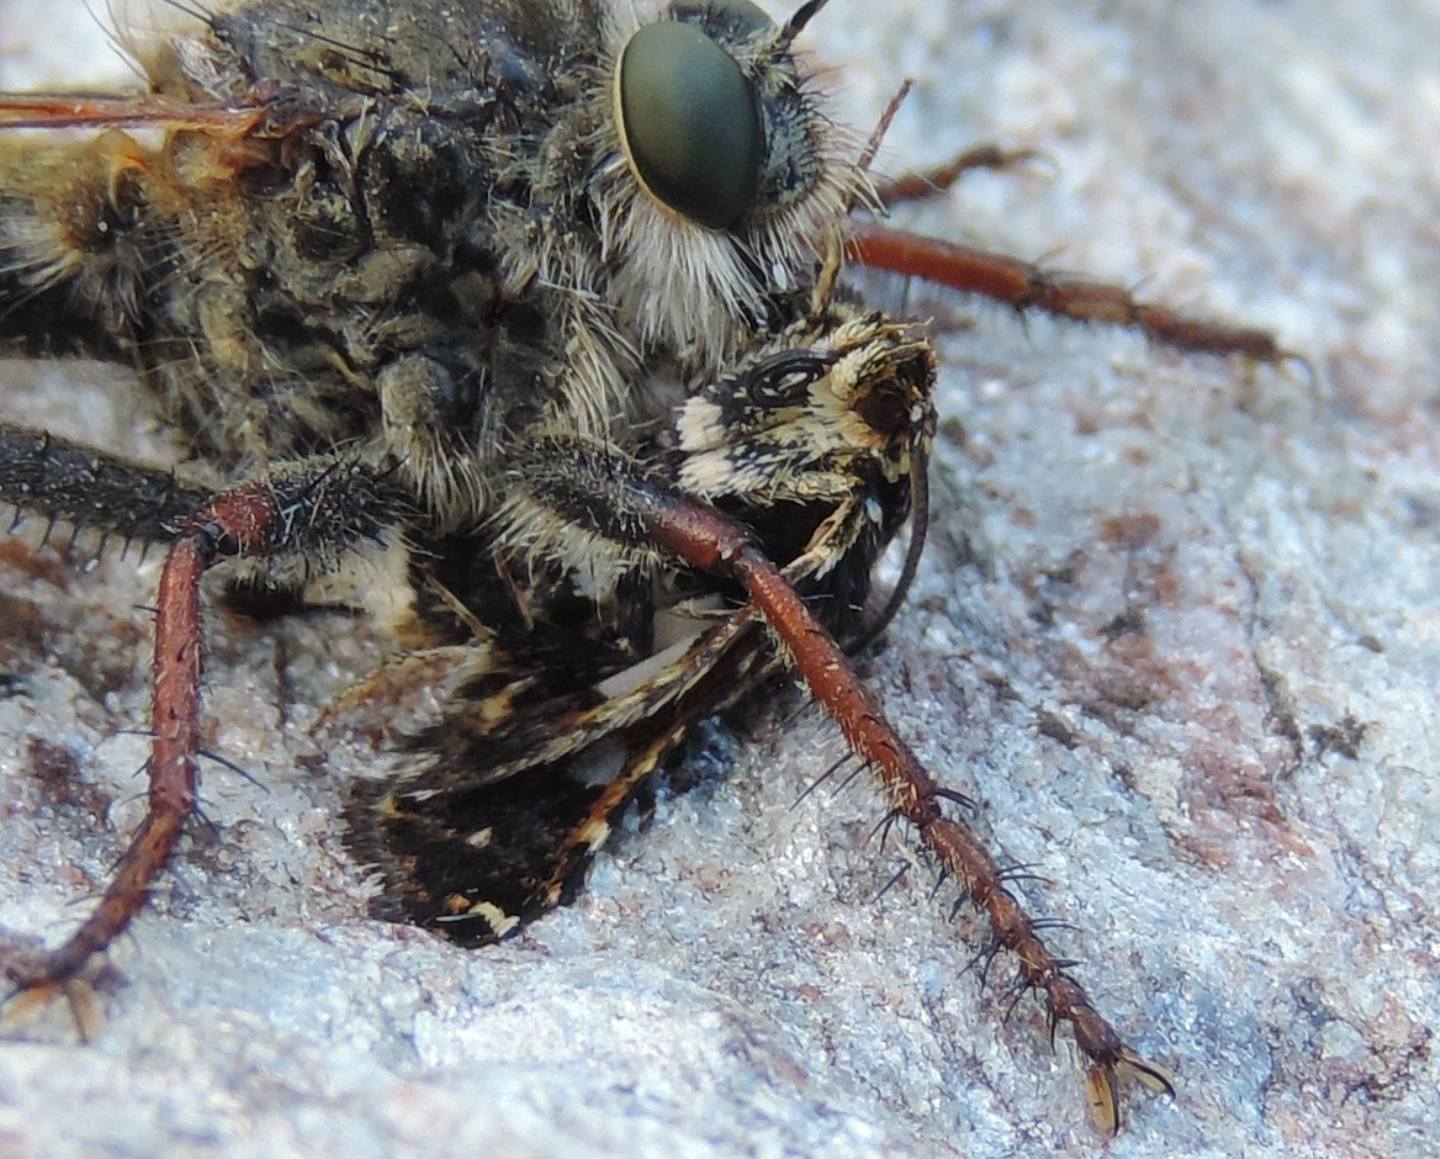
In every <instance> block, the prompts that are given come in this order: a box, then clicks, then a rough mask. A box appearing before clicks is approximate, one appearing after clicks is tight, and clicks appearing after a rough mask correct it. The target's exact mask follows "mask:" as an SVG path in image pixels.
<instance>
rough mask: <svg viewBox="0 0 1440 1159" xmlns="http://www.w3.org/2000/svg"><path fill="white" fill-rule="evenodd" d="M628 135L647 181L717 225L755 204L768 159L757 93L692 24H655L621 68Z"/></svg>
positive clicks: (662, 196) (702, 221)
mask: <svg viewBox="0 0 1440 1159" xmlns="http://www.w3.org/2000/svg"><path fill="white" fill-rule="evenodd" d="M615 88H616V111H617V114H618V117H619V125H620V139H621V141H622V143H623V144H624V146H625V152H626V154H627V155H628V156H629V158H630V167H631V168H632V169H633V170H634V171H635V176H636V177H637V178H639V180H640V184H641V185H642V186H644V187H645V190H646V191H647V192H648V193H649V194H650V195H651V196H652V197H654V198H655V199H656V200H657V201H659V202H660V203H661V204H663V205H666V206H669V207H670V208H671V209H673V210H674V211H675V212H676V213H678V214H681V215H682V216H684V217H688V218H689V219H690V220H691V221H694V222H696V223H697V224H699V225H703V226H706V227H708V228H710V229H728V228H730V227H731V226H733V225H734V224H735V223H736V222H737V221H739V220H740V218H741V217H742V216H743V215H744V213H745V211H746V210H747V209H749V208H750V203H751V202H752V201H753V200H754V197H755V190H756V187H757V186H758V185H759V184H760V170H761V168H762V166H763V165H764V161H765V158H764V144H765V143H764V135H763V133H762V131H761V128H760V106H759V103H758V101H757V100H756V96H755V90H754V89H753V88H751V86H750V82H749V81H747V80H746V79H745V75H744V74H743V73H742V72H741V71H740V66H739V65H737V64H736V63H735V61H734V59H733V58H732V57H731V56H730V54H729V53H728V52H726V51H725V50H724V49H723V48H721V47H720V46H719V45H718V44H716V43H715V41H713V40H711V39H710V38H709V37H708V36H706V35H705V33H703V32H702V31H700V29H698V28H696V27H695V26H694V25H692V24H686V23H682V22H680V21H675V20H666V21H661V22H660V23H658V24H647V25H646V26H645V27H644V28H641V29H640V30H639V31H638V32H636V33H635V35H634V36H632V37H631V38H630V42H629V43H628V44H626V46H625V48H624V51H622V52H621V54H620V65H619V68H618V69H617V70H616V82H615Z"/></svg>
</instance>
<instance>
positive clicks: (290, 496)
mask: <svg viewBox="0 0 1440 1159" xmlns="http://www.w3.org/2000/svg"><path fill="white" fill-rule="evenodd" d="M64 493H65V492H64V490H63V488H62V489H60V490H58V491H55V492H51V493H50V497H51V498H54V499H57V501H58V499H59V497H61V496H63V495H64ZM396 507H397V504H396V502H395V501H394V499H393V497H392V496H390V495H389V494H388V492H387V489H386V485H385V482H384V479H383V478H381V477H377V475H376V474H375V472H373V471H372V470H370V469H369V468H367V467H365V466H363V465H361V464H359V463H357V462H353V461H349V460H342V459H333V458H332V459H317V460H315V461H307V462H305V463H300V464H292V465H289V466H283V467H278V468H276V469H274V470H272V471H271V472H270V473H268V474H267V475H266V476H264V477H263V478H261V479H259V480H256V481H253V482H250V483H246V484H244V485H242V486H240V487H237V488H235V489H234V490H231V491H227V492H224V493H223V494H220V495H218V496H214V497H213V498H210V499H209V500H208V501H207V502H205V503H204V504H203V505H201V506H200V507H199V509H198V510H193V509H192V512H191V513H190V514H189V515H188V516H187V517H186V518H185V519H184V520H183V522H181V523H180V524H179V525H178V526H176V527H175V528H174V530H173V534H171V535H170V538H171V539H172V540H173V542H172V543H171V546H170V550H169V554H168V555H167V557H166V560H165V565H164V568H163V569H162V571H161V574H160V585H159V593H158V596H157V598H156V615H155V666H154V677H153V695H152V721H151V731H152V734H153V741H152V748H151V753H150V759H149V761H148V762H147V763H146V772H147V774H148V776H149V791H148V807H147V810H146V814H145V818H144V820H143V821H141V823H140V827H139V828H138V829H137V830H136V832H135V834H134V835H133V836H132V837H131V839H130V843H129V845H128V846H127V848H126V850H125V853H124V854H123V855H122V856H121V859H120V862H119V865H118V867H117V869H116V871H115V873H114V876H113V877H112V878H111V881H110V883H109V885H108V886H106V888H105V891H104V893H103V894H102V895H101V898H100V902H99V904H98V905H97V906H96V908H95V910H94V912H92V913H91V914H90V916H89V917H88V918H86V919H85V921H84V922H83V923H82V924H81V925H80V928H79V929H78V930H76V931H75V932H74V933H73V934H72V935H71V936H70V937H69V938H68V939H67V940H66V941H65V942H64V944H63V945H61V946H60V947H59V948H58V949H55V950H52V951H49V952H48V953H45V954H42V955H39V956H38V957H36V958H35V959H33V960H31V961H29V962H15V963H12V964H10V965H9V966H7V968H6V973H7V975H8V976H9V978H10V980H11V981H12V982H13V983H14V985H15V990H16V992H17V993H18V992H22V991H30V990H40V989H47V990H48V989H54V988H60V989H63V988H65V986H66V984H67V983H69V982H70V981H72V980H73V979H75V978H76V977H77V976H78V975H80V973H81V972H82V971H83V970H84V969H85V967H86V965H87V964H88V963H89V961H90V960H91V959H92V958H93V957H94V956H95V955H96V954H99V953H101V952H102V951H104V950H105V948H106V947H107V946H109V945H110V943H111V942H113V941H114V940H115V938H117V937H118V936H119V935H120V934H121V933H122V932H123V931H124V930H125V928H126V927H127V926H128V925H129V924H130V922H131V920H132V919H133V918H134V917H135V915H136V914H137V913H138V912H139V911H140V910H141V908H142V907H143V906H144V904H145V899H146V897H147V896H148V894H149V890H150V886H151V884H152V883H153V882H154V881H155V879H156V877H157V876H158V875H159V874H160V872H161V871H162V870H163V869H164V868H165V865H166V863H167V862H168V861H169V859H170V855H171V853H172V852H173V850H174V848H175V844H176V842H177V841H178V840H179V837H180V834H181V832H182V829H183V827H184V824H185V822H186V820H187V818H188V817H189V815H190V813H191V811H192V809H193V808H194V804H195V788H196V777H197V769H198V762H199V758H200V757H201V756H202V755H203V752H202V750H203V744H202V741H201V702H200V681H201V667H202V646H203V640H202V622H201V616H200V580H201V577H202V576H203V575H204V573H205V572H206V571H207V570H208V569H209V568H210V567H212V566H213V565H214V564H216V563H218V562H219V561H221V560H222V559H226V558H238V559H250V560H276V559H282V558H285V557H299V558H303V559H307V560H310V559H314V560H316V561H317V563H318V564H319V566H321V567H325V566H330V565H333V563H334V561H335V560H336V558H337V557H338V556H339V554H340V553H341V552H343V551H344V550H346V549H347V548H349V547H351V546H353V545H355V544H357V543H358V542H359V541H361V540H363V539H371V540H379V539H380V536H381V532H382V529H383V528H384V527H385V526H386V525H387V524H388V522H389V520H390V519H391V518H393V517H394V515H395V513H396ZM66 517H67V518H68V517H69V516H68V515H67V516H66ZM121 530H123V529H121Z"/></svg>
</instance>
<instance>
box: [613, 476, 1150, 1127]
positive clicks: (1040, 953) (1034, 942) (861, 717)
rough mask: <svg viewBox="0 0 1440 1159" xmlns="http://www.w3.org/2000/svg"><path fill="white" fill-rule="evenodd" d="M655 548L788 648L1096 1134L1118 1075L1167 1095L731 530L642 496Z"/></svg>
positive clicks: (772, 576) (710, 517)
mask: <svg viewBox="0 0 1440 1159" xmlns="http://www.w3.org/2000/svg"><path fill="white" fill-rule="evenodd" d="M636 508H637V511H636V513H637V514H638V515H639V516H640V518H641V519H642V521H643V524H644V526H645V529H646V531H647V532H648V533H649V534H650V536H651V537H652V538H653V540H654V541H655V542H656V543H658V544H660V545H662V546H664V547H666V548H668V549H669V550H670V551H672V552H674V553H675V554H676V555H677V556H679V557H680V558H681V559H683V560H685V561H686V562H687V563H688V564H690V565H691V566H692V567H696V568H699V569H701V570H703V571H706V572H709V573H711V574H714V575H723V576H729V577H732V578H733V579H735V580H737V581H738V582H740V583H741V584H742V585H743V586H744V588H745V590H746V592H747V593H748V594H749V596H750V599H751V601H752V602H753V604H754V606H755V607H757V608H758V609H759V610H760V611H761V612H762V613H763V614H764V616H765V618H766V620H767V621H768V622H769V624H770V626H771V628H772V629H773V630H774V631H775V633H776V635H777V636H779V638H780V639H781V640H782V641H783V643H784V645H785V647H786V648H787V649H788V650H789V652H790V655H791V659H792V661H793V663H794V667H795V670H796V672H798V673H799V674H800V676H801V678H802V679H804V681H805V683H806V684H807V685H808V686H809V688H810V690H811V692H812V693H814V695H815V698H816V699H817V700H819V701H820V703H821V704H822V705H824V707H825V709H826V711H827V712H829V713H830V715H831V716H832V717H833V718H834V719H835V721H836V723H837V724H839V726H840V729H841V731H842V732H843V733H844V734H845V739H846V740H847V741H848V742H849V744H850V747H851V748H852V749H853V750H854V751H855V753H856V754H857V755H858V756H860V757H861V758H862V759H863V760H864V761H865V763H866V764H867V765H868V767H870V768H872V769H873V770H875V772H876V774H877V775H878V777H879V779H880V783H881V785H882V786H883V788H884V791H885V795H886V797H887V798H888V799H889V801H890V803H891V805H892V807H893V816H894V817H896V818H902V819H904V820H906V821H908V822H909V823H910V824H911V825H912V826H913V827H914V829H915V830H916V832H917V833H918V834H919V836H920V839H921V840H922V841H923V842H924V844H925V846H926V848H927V849H929V850H930V852H931V853H932V854H933V855H934V856H935V858H936V859H937V860H938V861H939V863H940V865H941V867H942V869H943V871H944V872H946V873H947V874H952V875H954V876H955V877H956V878H957V879H958V881H959V882H960V884H961V886H962V888H963V889H964V890H965V891H966V893H967V894H968V895H969V897H970V898H971V899H972V900H973V901H974V903H975V904H976V905H977V906H978V907H979V908H980V909H981V910H982V911H984V913H985V915H986V917H987V918H988V919H989V923H990V930H991V934H992V936H993V938H994V941H995V944H996V945H997V946H1000V947H1003V948H1005V949H1007V950H1010V951H1012V952H1013V953H1014V954H1015V955H1016V956H1017V957H1018V958H1019V960H1020V973H1019V978H1018V984H1019V986H1020V987H1021V989H1035V990H1039V991H1040V992H1041V993H1042V994H1043V995H1044V996H1045V1005H1046V1011H1047V1014H1048V1017H1049V1020H1050V1026H1051V1033H1052V1035H1053V1033H1054V1030H1055V1028H1056V1027H1057V1026H1058V1025H1059V1024H1060V1023H1062V1022H1068V1023H1070V1025H1071V1026H1072V1027H1073V1028H1074V1031H1075V1041H1076V1043H1077V1044H1078V1045H1079V1047H1080V1049H1081V1051H1082V1052H1083V1053H1084V1054H1085V1057H1086V1058H1087V1059H1088V1060H1089V1067H1088V1070H1087V1075H1086V1082H1087V1089H1088V1092H1089V1097H1090V1106H1091V1112H1092V1115H1093V1117H1094V1119H1095V1122H1096V1124H1097V1125H1098V1126H1099V1127H1100V1129H1101V1130H1103V1131H1105V1132H1106V1133H1109V1134H1113V1133H1114V1132H1115V1131H1116V1130H1117V1129H1118V1128H1119V1124H1120V1111H1119V1102H1118V1093H1117V1089H1116V1088H1117V1076H1119V1075H1127V1076H1130V1077H1134V1078H1137V1079H1139V1080H1140V1081H1141V1082H1142V1083H1144V1084H1145V1085H1146V1086H1148V1087H1150V1089H1152V1090H1156V1091H1163V1092H1164V1093H1166V1094H1171V1095H1173V1094H1174V1088H1173V1086H1172V1085H1171V1079H1170V1077H1169V1075H1168V1074H1167V1073H1166V1072H1165V1070H1164V1069H1163V1068H1161V1067H1159V1066H1157V1065H1155V1064H1153V1063H1150V1062H1148V1061H1146V1060H1145V1059H1143V1058H1141V1057H1140V1056H1139V1055H1138V1054H1136V1053H1135V1052H1134V1051H1133V1050H1131V1049H1130V1048H1129V1047H1128V1046H1126V1045H1125V1042H1124V1040H1123V1039H1121V1037H1120V1036H1119V1034H1118V1033H1116V1031H1115V1029H1114V1028H1113V1027H1112V1026H1111V1025H1110V1024H1109V1023H1108V1022H1107V1021H1106V1020H1105V1019H1104V1018H1103V1017H1102V1016H1101V1015H1100V1014H1099V1012H1098V1011H1096V1009H1095V1008H1094V1007H1093V1006H1092V1005H1091V1004H1090V1000H1089V998H1088V997H1086V994H1085V991H1084V989H1083V988H1082V987H1081V986H1080V984H1079V983H1078V982H1076V981H1075V980H1074V979H1073V978H1071V977H1070V975H1069V974H1067V973H1066V972H1065V971H1066V969H1067V968H1068V966H1069V965H1070V963H1068V962H1066V961H1064V960H1062V959H1059V958H1056V957H1055V956H1054V955H1053V954H1052V953H1051V952H1050V950H1049V949H1048V948H1047V947H1046V945H1045V943H1044V941H1043V940H1042V939H1041V937H1040V935H1039V934H1038V932H1037V929H1036V923H1035V921H1034V920H1033V919H1032V918H1031V917H1030V915H1029V914H1028V913H1026V912H1025V909H1024V907H1023V906H1022V905H1021V904H1020V902H1019V900H1018V899H1017V898H1016V897H1015V895H1014V894H1012V893H1011V892H1010V890H1009V889H1008V888H1006V885H1005V875H1004V871H1003V870H1002V869H1001V868H1000V866H999V865H998V864H997V863H996V861H995V859H994V857H992V856H991V854H990V853H989V852H988V851H987V850H986V848H985V847H984V845H983V844H982V843H981V841H980V839H979V838H978V837H977V836H976V834H975V833H974V832H973V831H972V830H971V829H970V828H969V827H968V826H967V825H965V824H964V822H962V821H959V820H956V819H954V818H952V817H947V816H945V815H944V814H943V813H942V810H941V804H940V803H941V801H942V800H943V799H946V798H947V796H953V794H947V792H946V791H945V790H943V789H942V788H941V787H940V786H939V785H937V784H936V783H935V780H934V779H933V778H932V777H931V776H930V774H929V773H928V772H927V771H926V769H925V767H924V766H923V765H922V764H921V763H920V761H919V759H918V758H917V757H916V756H915V754H914V753H913V752H912V751H911V750H910V747H909V746H908V745H907V744H906V743H905V741H904V740H903V739H901V737H900V736H899V734H898V733H897V732H896V731H895V729H894V727H893V726H892V725H891V724H890V722H889V721H888V720H886V719H885V716H884V713H883V712H882V711H881V709H880V707H879V706H878V705H877V704H876V702H875V700H874V698H873V697H872V696H871V695H870V693H869V692H868V691H866V689H865V686H864V685H863V684H862V683H861V682H860V679H859V678H858V677H857V676H856V675H855V673H854V671H853V670H852V669H851V667H850V665H849V662H848V661H847V660H846V658H845V655H844V653H843V652H842V651H841V649H840V647H839V646H838V645H837V644H836V643H835V641H834V639H833V638H832V637H831V636H830V634H829V632H827V631H826V630H825V629H824V628H823V627H822V626H821V625H820V624H819V623H818V622H817V621H816V620H815V618H814V617H813V616H812V615H811V613H810V611H809V609H808V608H807V607H806V606H805V603H804V601H803V600H802V599H801V598H800V596H799V595H798V594H797V593H796V591H795V589H794V587H793V586H792V585H791V584H790V583H789V582H788V581H787V580H786V579H785V577H784V576H783V575H781V573H780V571H779V570H778V569H777V568H776V567H775V565H774V564H773V563H771V562H770V561H769V560H768V559H767V558H766V557H765V556H764V555H763V554H762V553H761V552H760V551H759V550H758V548H756V546H755V545H754V544H753V542H752V541H751V539H750V537H749V535H748V533H747V532H746V531H745V530H744V528H742V527H741V526H740V525H739V524H737V523H735V522H734V521H732V520H731V519H729V518H728V517H726V516H724V515H722V514H720V513H719V512H717V511H715V510H714V509H712V508H710V507H707V506H705V505H703V504H700V503H697V502H695V501H692V500H688V499H685V498H683V497H680V496H676V495H673V494H671V495H662V494H657V493H656V492H655V491H653V490H652V491H651V492H650V493H649V495H648V496H645V497H643V498H642V499H641V501H640V502H637V503H636Z"/></svg>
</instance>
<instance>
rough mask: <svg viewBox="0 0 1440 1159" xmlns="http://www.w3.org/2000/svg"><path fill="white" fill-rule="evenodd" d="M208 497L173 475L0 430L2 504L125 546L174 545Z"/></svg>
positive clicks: (40, 434) (51, 438)
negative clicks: (135, 543)
mask: <svg viewBox="0 0 1440 1159" xmlns="http://www.w3.org/2000/svg"><path fill="white" fill-rule="evenodd" d="M210 494H211V493H210V492H209V491H208V490H206V489H205V488H203V487H196V486H193V485H187V484H185V483H182V482H180V481H179V480H178V479H177V478H176V477H175V476H174V474H173V473H171V472H170V471H167V470H162V469H160V468H158V467H149V466H145V465H143V464H140V463H136V462H133V461H132V460H129V459H124V458H121V457H120V456H118V455H112V454H110V453H108V452H106V451H97V450H95V449H94V448H93V447H87V446H85V445H84V444H82V443H75V442H71V441H70V440H68V439H62V438H59V437H58V436H55V435H51V434H47V433H46V432H45V431H40V430H34V429H32V428H30V427H23V426H16V425H12V424H9V423H0V503H6V504H10V505H11V506H13V507H14V508H15V510H16V521H17V523H18V521H19V519H20V518H22V517H23V516H24V514H25V513H26V512H28V511H34V512H39V513H40V514H41V515H42V516H43V517H44V518H46V519H49V520H51V521H53V522H56V523H66V524H69V525H71V526H73V527H77V528H84V529H86V530H91V531H98V532H100V533H101V534H103V535H107V536H109V535H114V536H119V537H121V538H123V539H124V540H125V541H126V542H129V541H130V540H139V541H141V542H142V543H157V542H168V541H169V540H171V539H173V538H174V537H175V533H176V531H177V530H178V529H179V528H180V527H181V526H182V525H183V524H184V522H185V521H186V519H188V518H189V517H190V515H191V514H192V513H193V512H195V511H196V510H198V509H199V508H200V507H201V505H202V504H203V503H204V502H205V500H206V499H208V498H209V497H210Z"/></svg>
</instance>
